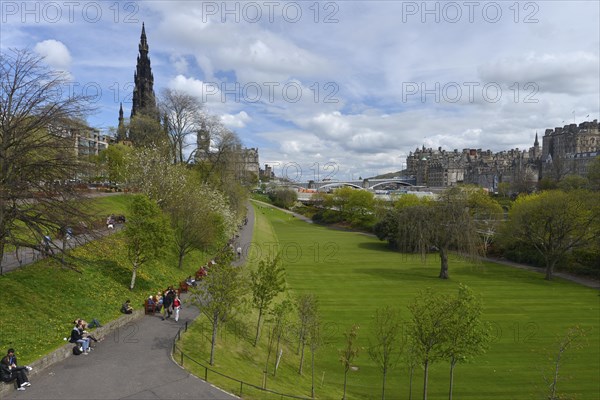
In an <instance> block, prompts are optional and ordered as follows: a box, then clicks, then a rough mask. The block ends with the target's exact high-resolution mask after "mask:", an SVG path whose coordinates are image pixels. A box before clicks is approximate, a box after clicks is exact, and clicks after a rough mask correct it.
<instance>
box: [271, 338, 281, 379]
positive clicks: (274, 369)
mask: <svg viewBox="0 0 600 400" xmlns="http://www.w3.org/2000/svg"><path fill="white" fill-rule="evenodd" d="M282 334H283V329H282V328H281V327H280V328H278V329H277V346H276V347H275V348H276V352H275V366H274V367H273V376H276V375H277V358H278V357H279V345H280V343H281V335H282Z"/></svg>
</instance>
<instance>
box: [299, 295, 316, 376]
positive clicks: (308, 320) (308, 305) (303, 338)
mask: <svg viewBox="0 0 600 400" xmlns="http://www.w3.org/2000/svg"><path fill="white" fill-rule="evenodd" d="M296 308H297V310H298V320H299V322H300V327H299V330H298V349H297V350H296V353H299V354H300V364H299V366H298V374H300V375H302V367H303V365H304V348H305V346H306V343H307V342H308V341H309V340H310V338H311V324H312V322H313V320H314V318H315V315H316V312H317V298H316V297H315V295H314V294H311V293H309V294H301V295H300V296H298V298H297V299H296Z"/></svg>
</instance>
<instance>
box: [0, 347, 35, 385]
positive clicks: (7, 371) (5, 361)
mask: <svg viewBox="0 0 600 400" xmlns="http://www.w3.org/2000/svg"><path fill="white" fill-rule="evenodd" d="M13 354H14V353H13ZM28 370H29V371H30V370H31V367H17V366H16V365H15V366H11V364H10V361H9V357H8V356H5V357H4V358H2V361H0V380H1V381H2V382H6V383H11V382H15V381H16V386H17V390H25V388H26V387H27V386H31V383H29V378H27V374H26V373H25V371H28Z"/></svg>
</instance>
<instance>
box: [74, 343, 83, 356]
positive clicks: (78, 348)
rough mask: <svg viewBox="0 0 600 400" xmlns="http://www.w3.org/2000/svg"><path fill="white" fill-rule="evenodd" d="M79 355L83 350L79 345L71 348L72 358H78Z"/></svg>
mask: <svg viewBox="0 0 600 400" xmlns="http://www.w3.org/2000/svg"><path fill="white" fill-rule="evenodd" d="M81 353H83V349H82V348H81V347H79V345H77V346H75V347H73V355H74V356H78V355H80V354H81Z"/></svg>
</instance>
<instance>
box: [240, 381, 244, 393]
mask: <svg viewBox="0 0 600 400" xmlns="http://www.w3.org/2000/svg"><path fill="white" fill-rule="evenodd" d="M243 389H244V381H240V397H242V390H243Z"/></svg>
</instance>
